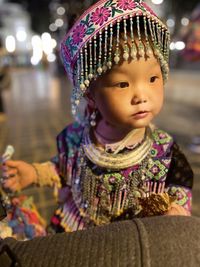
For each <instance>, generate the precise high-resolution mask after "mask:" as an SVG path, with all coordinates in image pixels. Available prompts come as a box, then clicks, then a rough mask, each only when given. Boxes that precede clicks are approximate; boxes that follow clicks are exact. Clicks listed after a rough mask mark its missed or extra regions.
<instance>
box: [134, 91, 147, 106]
mask: <svg viewBox="0 0 200 267" xmlns="http://www.w3.org/2000/svg"><path fill="white" fill-rule="evenodd" d="M146 102H147V96H146V95H145V94H144V90H137V91H135V92H134V94H133V98H132V104H133V105H139V104H142V103H146Z"/></svg>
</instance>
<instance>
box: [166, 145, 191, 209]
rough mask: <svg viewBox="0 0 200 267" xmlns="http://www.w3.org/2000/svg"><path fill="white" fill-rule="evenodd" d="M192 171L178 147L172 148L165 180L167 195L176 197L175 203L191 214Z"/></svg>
mask: <svg viewBox="0 0 200 267" xmlns="http://www.w3.org/2000/svg"><path fill="white" fill-rule="evenodd" d="M192 186H193V171H192V169H191V167H190V164H189V163H188V161H187V159H186V157H185V155H184V154H183V153H182V152H181V151H180V149H179V147H178V145H177V144H176V143H174V145H173V146H172V161H171V165H170V169H169V172H168V175H167V179H166V187H167V189H168V193H169V194H170V195H172V196H176V198H177V200H176V203H177V204H178V205H180V206H182V207H184V208H185V209H186V210H187V211H189V212H191V206H192Z"/></svg>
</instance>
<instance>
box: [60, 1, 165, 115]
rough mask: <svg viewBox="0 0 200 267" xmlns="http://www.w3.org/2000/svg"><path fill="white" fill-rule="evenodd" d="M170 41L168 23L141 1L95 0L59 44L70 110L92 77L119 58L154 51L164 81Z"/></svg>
mask: <svg viewBox="0 0 200 267" xmlns="http://www.w3.org/2000/svg"><path fill="white" fill-rule="evenodd" d="M114 31H115V33H116V36H115V38H113V37H114V36H113V34H114ZM142 32H143V36H142ZM122 39H123V41H122ZM128 39H129V40H128ZM136 39H137V42H136ZM169 43H170V35H169V31H168V29H167V27H166V26H165V25H164V24H163V23H162V22H161V20H160V19H159V18H158V17H157V16H156V14H155V13H154V12H153V11H152V10H151V9H150V8H149V7H148V6H147V5H146V4H145V3H144V2H142V1H140V2H139V3H138V2H136V1H134V0H129V1H125V0H107V1H106V0H103V1H102V0H101V1H99V2H97V3H96V4H95V5H93V6H92V7H91V8H90V9H88V10H87V11H86V12H85V13H84V14H83V15H82V16H81V17H80V19H79V20H78V21H77V22H76V24H75V25H74V26H73V28H72V29H71V30H70V31H69V33H68V34H67V36H66V37H65V39H64V41H63V42H62V44H61V56H62V59H63V63H64V66H65V69H66V71H67V74H68V76H69V78H70V80H71V81H72V82H73V85H74V89H73V93H72V113H73V114H75V113H76V109H77V106H78V104H79V102H80V99H81V97H82V96H83V95H84V94H85V92H86V91H87V89H88V88H89V86H90V83H91V81H92V80H94V79H96V78H97V77H98V76H100V75H102V74H103V73H105V72H106V71H107V70H108V69H111V68H112V65H113V64H119V62H120V61H121V60H126V61H127V60H129V58H132V59H135V58H136V57H137V56H141V57H142V56H144V55H145V54H146V56H147V57H148V56H150V55H151V54H152V53H154V55H155V56H156V57H157V58H158V60H159V62H160V65H161V69H162V73H163V78H164V81H166V80H167V79H168V72H169V67H168V60H169ZM152 50H153V51H152Z"/></svg>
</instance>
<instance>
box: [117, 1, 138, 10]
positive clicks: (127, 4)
mask: <svg viewBox="0 0 200 267" xmlns="http://www.w3.org/2000/svg"><path fill="white" fill-rule="evenodd" d="M117 6H118V7H119V8H121V9H123V10H131V9H133V8H135V6H136V5H135V2H134V1H133V0H119V1H118V4H117Z"/></svg>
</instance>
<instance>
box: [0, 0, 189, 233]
mask: <svg viewBox="0 0 200 267" xmlns="http://www.w3.org/2000/svg"><path fill="white" fill-rule="evenodd" d="M168 54H169V32H168V29H167V28H166V26H165V25H164V24H163V23H162V22H161V21H160V19H159V18H158V17H157V16H156V15H155V13H154V12H153V11H152V10H151V9H150V8H149V7H148V6H147V5H146V4H145V3H144V2H142V1H140V2H136V1H134V0H101V1H98V2H97V3H96V4H95V5H93V6H92V7H90V8H89V9H88V10H87V11H86V12H85V13H84V14H83V15H82V16H81V17H80V18H79V19H78V20H77V22H76V23H75V25H74V26H73V27H72V29H71V30H70V31H69V32H68V34H67V36H66V37H65V38H64V40H63V42H62V45H61V55H62V59H63V63H64V66H65V68H66V71H67V74H68V76H69V78H70V79H71V81H72V83H73V85H74V90H73V95H72V112H73V114H75V113H76V112H77V109H78V105H79V102H80V99H81V97H82V96H83V97H84V98H85V99H86V100H87V108H86V111H85V114H84V116H83V118H82V119H80V116H79V120H78V119H77V120H76V121H75V122H74V123H73V124H71V125H69V126H67V127H66V128H65V129H64V130H63V131H62V132H61V133H60V134H59V135H58V137H57V146H58V155H57V157H55V158H54V159H53V160H52V161H50V162H46V163H42V164H39V163H34V164H28V163H25V162H22V161H11V160H9V161H7V162H6V163H5V165H6V167H5V168H4V169H5V176H7V177H9V178H8V179H7V180H6V181H5V183H4V187H5V188H10V189H11V190H13V191H15V190H20V189H23V188H25V187H26V186H28V185H30V184H36V185H39V186H44V185H48V186H54V187H55V188H59V208H58V209H57V210H56V212H55V215H54V216H53V218H52V220H51V225H52V227H53V228H54V229H55V231H57V232H60V231H75V230H79V229H85V228H87V227H89V226H91V225H102V224H106V223H110V222H112V221H114V220H119V219H124V218H133V217H137V216H139V217H142V216H152V215H190V212H191V188H192V179H193V173H192V170H191V168H190V166H189V164H188V162H187V160H186V158H185V156H184V155H183V154H182V153H181V152H180V150H179V148H178V146H177V144H176V143H175V142H174V140H173V138H172V137H171V136H170V135H169V134H167V133H166V132H164V131H162V130H160V129H157V128H155V127H154V126H153V125H152V124H151V121H152V119H153V118H154V117H155V116H157V114H159V112H160V110H161V108H162V105H163V97H164V88H163V87H164V83H165V82H166V80H167V77H168ZM77 118H78V116H77Z"/></svg>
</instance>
